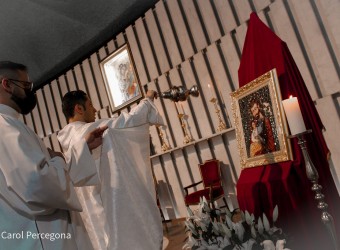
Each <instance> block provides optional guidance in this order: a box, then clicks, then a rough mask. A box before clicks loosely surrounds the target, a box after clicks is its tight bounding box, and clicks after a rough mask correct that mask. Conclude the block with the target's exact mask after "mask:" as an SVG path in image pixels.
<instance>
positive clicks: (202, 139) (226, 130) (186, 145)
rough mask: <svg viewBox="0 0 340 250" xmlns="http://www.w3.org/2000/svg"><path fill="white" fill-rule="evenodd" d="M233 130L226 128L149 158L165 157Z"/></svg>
mask: <svg viewBox="0 0 340 250" xmlns="http://www.w3.org/2000/svg"><path fill="white" fill-rule="evenodd" d="M234 130H235V128H228V129H225V130H223V131H221V132H218V133H215V134H212V135H211V136H207V137H203V138H201V139H199V140H197V141H192V142H190V143H188V144H185V145H182V146H179V147H176V148H172V149H170V150H167V151H164V152H162V153H159V154H155V155H151V156H150V159H152V158H155V157H159V156H162V155H165V154H171V153H172V152H173V151H176V150H179V149H183V148H186V147H188V146H191V145H195V144H197V143H199V142H202V141H207V140H209V139H211V138H214V137H216V136H219V135H223V134H226V133H229V132H231V131H234Z"/></svg>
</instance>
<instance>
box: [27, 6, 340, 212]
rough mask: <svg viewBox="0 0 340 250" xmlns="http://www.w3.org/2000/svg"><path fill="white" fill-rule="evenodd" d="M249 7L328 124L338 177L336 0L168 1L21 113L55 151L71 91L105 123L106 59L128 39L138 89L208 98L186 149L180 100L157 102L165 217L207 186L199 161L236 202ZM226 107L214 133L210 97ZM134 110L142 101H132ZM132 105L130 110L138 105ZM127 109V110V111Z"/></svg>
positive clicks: (157, 162)
mask: <svg viewBox="0 0 340 250" xmlns="http://www.w3.org/2000/svg"><path fill="white" fill-rule="evenodd" d="M252 11H256V12H257V13H258V16H259V17H260V18H261V20H262V21H263V22H265V23H266V24H267V25H268V26H269V27H270V28H271V29H272V30H274V32H275V33H276V34H277V35H278V36H279V37H280V38H281V39H282V40H284V41H285V42H286V43H287V44H288V47H289V49H290V51H291V53H292V55H293V57H294V59H295V61H296V63H297V65H298V67H299V69H300V71H301V74H302V76H303V78H304V80H305V83H306V85H307V88H308V90H309V92H310V94H311V96H312V98H313V100H314V101H315V104H316V107H317V109H318V111H319V113H320V116H321V119H322V121H323V123H324V125H325V129H326V130H325V133H324V135H325V138H326V141H327V144H328V147H329V148H330V151H331V153H332V159H333V163H334V167H333V169H332V170H333V173H334V175H335V178H336V181H337V182H338V180H339V178H338V177H339V176H340V149H339V148H340V147H338V145H337V141H338V140H339V138H340V123H339V117H340V106H339V102H340V81H339V78H340V66H339V61H340V50H339V48H340V29H339V26H340V15H339V13H340V2H339V1H338V0H322V1H321V0H315V1H308V0H299V1H294V0H273V1H269V0H250V1H249V0H228V1H227V0H211V1H208V0H166V1H159V2H158V3H157V4H156V6H155V7H154V8H153V9H150V10H149V11H147V12H146V13H145V15H144V16H142V17H140V18H139V19H138V20H136V22H135V23H134V24H133V25H131V26H129V27H127V28H126V29H125V30H124V31H122V33H120V34H119V35H118V36H117V37H113V38H112V40H111V41H110V42H108V43H107V45H106V46H104V47H102V48H100V49H99V50H98V51H97V52H96V53H94V54H91V55H89V57H88V58H87V59H86V60H84V61H83V62H82V63H80V64H77V65H74V67H73V68H72V69H70V70H69V71H68V72H66V73H65V74H63V75H60V76H59V77H58V78H57V79H55V80H54V81H52V82H50V83H47V85H45V86H44V87H43V88H42V89H41V90H38V92H37V94H38V98H39V105H38V108H37V109H35V110H34V111H33V112H32V114H29V115H27V116H25V117H23V119H24V121H25V122H26V123H27V124H28V125H29V126H31V127H32V128H34V129H35V131H36V132H37V133H38V135H39V136H40V137H41V138H43V140H44V141H45V143H46V144H47V145H48V146H51V147H52V148H54V149H55V150H59V149H60V146H59V143H58V142H57V140H56V133H57V132H58V131H59V130H60V129H61V128H62V127H63V126H64V125H65V124H66V121H65V118H64V117H63V114H62V112H61V105H60V101H61V97H62V96H63V95H64V94H65V93H66V92H67V91H69V90H74V89H82V90H85V91H86V92H87V93H89V95H90V97H91V99H92V101H93V103H94V105H95V106H96V107H98V108H97V109H99V110H100V112H99V113H100V116H101V117H108V116H109V115H110V108H109V101H108V97H107V93H106V90H105V86H104V82H103V79H102V76H101V73H100V69H99V62H100V61H101V60H102V59H104V58H105V57H106V56H108V55H109V54H110V53H112V52H114V51H115V50H116V49H117V48H119V47H120V46H122V45H123V44H125V43H126V42H128V43H129V45H130V47H131V51H132V55H133V58H134V61H135V64H136V69H137V72H138V76H139V79H140V83H141V86H146V85H147V86H148V87H149V88H150V89H156V90H157V91H159V92H161V91H165V90H167V89H169V87H170V86H173V85H176V86H180V85H184V86H186V87H191V86H192V85H194V84H196V85H198V87H199V89H200V91H201V95H200V97H198V98H190V99H189V100H188V101H187V102H184V103H183V109H184V113H185V114H186V115H188V116H187V119H186V120H185V121H186V128H187V129H188V131H189V134H190V135H191V136H192V138H193V139H194V140H195V141H194V142H193V143H189V144H187V145H186V144H184V143H183V131H182V127H181V124H180V121H179V119H178V117H177V111H176V107H175V105H174V103H173V102H171V101H169V100H164V99H158V100H157V101H156V102H155V103H156V105H157V107H158V108H159V110H160V112H161V113H162V114H163V115H164V118H165V121H166V123H167V128H166V129H163V130H162V132H163V134H164V137H165V139H166V142H167V143H168V144H170V145H171V147H172V150H170V151H167V152H165V153H163V152H162V151H161V138H160V136H159V135H158V131H157V129H156V128H155V127H152V128H151V129H150V136H151V140H152V149H153V151H154V154H153V155H152V156H151V161H152V165H153V169H154V172H155V175H156V178H157V181H158V188H159V193H160V199H161V204H162V207H163V211H164V213H165V216H169V217H171V218H174V217H178V218H179V217H184V216H186V209H185V206H184V202H183V187H184V186H186V185H189V184H191V183H193V182H195V181H198V180H200V174H199V172H198V167H197V164H199V163H202V162H204V161H205V160H208V159H211V158H214V157H216V158H217V159H220V160H221V161H222V162H223V167H222V172H223V174H224V182H225V184H226V190H227V191H228V193H229V194H230V196H229V198H230V200H232V201H233V202H234V205H236V204H235V200H236V197H235V184H236V182H237V179H238V176H239V174H240V171H241V169H240V165H239V157H238V150H237V143H236V138H235V132H234V129H233V127H232V126H233V125H232V122H231V121H230V119H229V117H231V115H232V113H231V105H230V97H229V93H230V92H232V91H234V90H235V89H237V88H238V77H237V70H238V66H239V60H240V54H241V51H242V47H243V43H244V39H245V35H246V31H247V21H248V19H249V15H250V13H251V12H252ZM208 84H210V85H212V86H213V88H212V89H213V90H212V91H213V96H216V97H217V99H218V102H219V105H220V110H221V114H222V119H223V120H224V122H225V123H226V124H227V125H228V129H227V130H224V131H222V132H221V133H220V132H218V131H217V127H218V122H219V121H218V119H217V116H216V113H215V109H214V106H213V104H212V103H211V102H209V100H210V99H211V93H210V92H209V90H208ZM133 105H136V104H133ZM133 105H131V106H133ZM128 109H129V107H128V108H127V109H126V110H128Z"/></svg>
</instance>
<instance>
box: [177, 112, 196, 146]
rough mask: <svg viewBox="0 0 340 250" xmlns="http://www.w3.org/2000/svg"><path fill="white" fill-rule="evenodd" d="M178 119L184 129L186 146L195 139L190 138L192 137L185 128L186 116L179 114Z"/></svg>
mask: <svg viewBox="0 0 340 250" xmlns="http://www.w3.org/2000/svg"><path fill="white" fill-rule="evenodd" d="M178 118H179V120H180V121H181V126H182V128H183V133H184V140H183V142H184V144H188V143H189V142H192V141H194V139H192V138H191V137H190V135H189V134H188V131H187V128H186V126H185V123H184V114H178Z"/></svg>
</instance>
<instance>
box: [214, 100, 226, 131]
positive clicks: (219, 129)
mask: <svg viewBox="0 0 340 250" xmlns="http://www.w3.org/2000/svg"><path fill="white" fill-rule="evenodd" d="M210 102H212V103H213V104H214V107H215V113H216V114H217V117H218V121H219V124H218V128H217V131H222V130H224V129H227V126H226V125H225V123H224V122H223V120H222V117H221V115H220V110H219V109H218V107H217V100H216V98H215V97H213V98H211V100H210Z"/></svg>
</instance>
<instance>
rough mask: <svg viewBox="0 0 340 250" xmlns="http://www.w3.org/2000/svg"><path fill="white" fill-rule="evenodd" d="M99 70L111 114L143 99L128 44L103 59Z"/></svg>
mask: <svg viewBox="0 0 340 250" xmlns="http://www.w3.org/2000/svg"><path fill="white" fill-rule="evenodd" d="M100 69H101V72H102V75H103V78H104V82H105V87H106V90H107V93H108V96H109V99H110V104H111V108H112V111H113V112H115V111H117V110H119V109H122V108H124V107H125V106H127V105H129V104H131V103H133V102H135V101H137V100H139V99H141V98H142V97H143V94H142V91H141V87H140V82H139V79H138V76H137V73H136V69H135V66H134V62H133V59H132V56H131V52H130V48H129V45H128V44H125V45H124V46H122V47H121V48H119V49H118V50H116V51H115V52H113V53H112V54H111V55H109V56H108V57H106V58H105V59H103V60H102V61H101V62H100Z"/></svg>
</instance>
